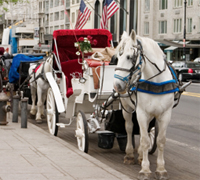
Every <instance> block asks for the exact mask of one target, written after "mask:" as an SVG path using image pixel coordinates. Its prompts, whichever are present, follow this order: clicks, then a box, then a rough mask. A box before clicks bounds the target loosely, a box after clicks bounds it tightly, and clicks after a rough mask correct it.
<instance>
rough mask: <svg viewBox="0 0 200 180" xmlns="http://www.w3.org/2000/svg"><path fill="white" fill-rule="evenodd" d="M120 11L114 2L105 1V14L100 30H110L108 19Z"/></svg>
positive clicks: (112, 0) (111, 0)
mask: <svg viewBox="0 0 200 180" xmlns="http://www.w3.org/2000/svg"><path fill="white" fill-rule="evenodd" d="M118 9H119V7H118V6H117V4H116V3H115V1H114V0H105V1H104V4H103V13H102V17H101V26H100V29H107V28H108V19H109V18H110V17H111V16H112V15H113V14H115V12H116V11H117V10H118Z"/></svg>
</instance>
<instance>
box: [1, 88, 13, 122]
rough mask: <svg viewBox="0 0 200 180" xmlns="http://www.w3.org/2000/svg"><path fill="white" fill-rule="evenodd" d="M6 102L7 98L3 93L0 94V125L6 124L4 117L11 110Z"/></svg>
mask: <svg viewBox="0 0 200 180" xmlns="http://www.w3.org/2000/svg"><path fill="white" fill-rule="evenodd" d="M8 100H9V98H8V96H7V95H6V94H5V93H4V92H3V91H2V92H0V125H6V124H8V122H7V119H6V118H7V116H6V115H7V112H10V110H11V107H10V105H7V102H8Z"/></svg>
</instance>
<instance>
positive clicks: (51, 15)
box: [50, 13, 53, 22]
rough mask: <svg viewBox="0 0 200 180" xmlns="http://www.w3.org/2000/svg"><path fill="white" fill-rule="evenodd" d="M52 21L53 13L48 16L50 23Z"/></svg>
mask: <svg viewBox="0 0 200 180" xmlns="http://www.w3.org/2000/svg"><path fill="white" fill-rule="evenodd" d="M52 21H53V13H51V14H50V22H52Z"/></svg>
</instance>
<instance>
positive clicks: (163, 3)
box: [159, 0, 167, 10]
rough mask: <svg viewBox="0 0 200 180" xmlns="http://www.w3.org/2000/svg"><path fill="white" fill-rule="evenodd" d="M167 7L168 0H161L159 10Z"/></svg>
mask: <svg viewBox="0 0 200 180" xmlns="http://www.w3.org/2000/svg"><path fill="white" fill-rule="evenodd" d="M162 9H167V0H159V10H162Z"/></svg>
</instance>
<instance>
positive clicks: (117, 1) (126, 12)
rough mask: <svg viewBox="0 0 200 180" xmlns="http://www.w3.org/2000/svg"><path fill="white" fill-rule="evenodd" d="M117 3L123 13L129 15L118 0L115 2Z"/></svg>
mask: <svg viewBox="0 0 200 180" xmlns="http://www.w3.org/2000/svg"><path fill="white" fill-rule="evenodd" d="M115 1H116V2H117V3H118V4H119V7H120V9H122V10H123V11H125V12H126V14H128V11H127V10H126V9H124V8H123V7H121V5H120V2H119V1H118V0H115Z"/></svg>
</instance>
